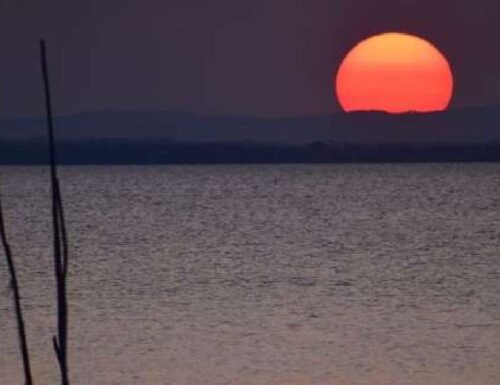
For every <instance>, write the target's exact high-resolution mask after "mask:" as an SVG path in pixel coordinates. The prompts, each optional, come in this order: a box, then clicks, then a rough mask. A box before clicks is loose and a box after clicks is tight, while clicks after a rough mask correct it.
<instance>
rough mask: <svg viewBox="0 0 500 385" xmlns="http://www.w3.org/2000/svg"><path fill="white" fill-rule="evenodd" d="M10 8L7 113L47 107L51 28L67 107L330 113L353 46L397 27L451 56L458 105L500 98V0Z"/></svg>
mask: <svg viewBox="0 0 500 385" xmlns="http://www.w3.org/2000/svg"><path fill="white" fill-rule="evenodd" d="M0 18H1V20H0V45H1V50H2V54H1V56H0V117H13V116H33V115H40V114H41V112H42V107H43V104H42V102H43V99H42V92H41V80H40V71H39V68H38V46H37V44H38V39H39V38H40V37H42V36H43V37H45V38H46V39H47V40H48V44H49V55H50V66H51V68H50V69H51V75H52V80H53V89H54V94H55V95H54V96H55V106H56V109H57V112H58V113H60V114H61V113H62V114H67V113H74V112H80V111H89V110H103V109H105V110H131V109H133V110H137V109H165V110H176V111H178V110H182V111H195V112H201V113H222V114H246V115H258V116H295V115H306V114H307V115H308V114H325V113H330V112H333V111H336V110H338V108H339V107H338V104H337V102H336V101H335V100H334V97H333V85H332V74H333V73H334V71H335V70H336V68H337V67H338V65H339V64H340V61H341V59H342V57H343V55H345V53H346V52H347V51H348V49H349V48H350V47H352V46H353V45H354V44H355V43H357V42H358V41H359V40H361V39H363V38H365V37H367V36H369V35H370V34H374V33H378V32H386V31H405V32H409V33H415V34H418V35H420V36H422V37H425V38H428V39H430V40H431V41H433V42H434V43H435V44H436V45H437V46H438V47H439V48H440V49H441V50H442V51H443V52H444V53H445V54H446V55H447V56H448V58H449V59H450V61H451V62H452V66H453V69H454V73H455V80H456V92H455V98H454V100H453V107H462V106H477V105H490V104H500V1H498V0H474V1H472V0H376V1H375V0H371V1H370V0H254V1H248V0H210V1H208V0H134V1H131V0H88V1H78V0H44V1H40V0H0Z"/></svg>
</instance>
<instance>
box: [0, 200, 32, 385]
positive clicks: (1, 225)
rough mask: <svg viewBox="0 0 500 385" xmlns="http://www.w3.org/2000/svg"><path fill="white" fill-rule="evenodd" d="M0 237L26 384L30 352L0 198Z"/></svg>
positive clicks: (27, 384)
mask: <svg viewBox="0 0 500 385" xmlns="http://www.w3.org/2000/svg"><path fill="white" fill-rule="evenodd" d="M0 237H1V238H2V246H3V249H4V252H5V258H6V260H7V265H8V267H9V274H10V283H11V287H12V291H13V293H14V306H15V312H16V321H17V331H18V334H19V346H20V348H21V355H22V359H23V369H24V383H25V384H26V385H32V384H33V377H32V375H31V365H30V354H29V349H28V342H27V340H26V328H25V326H24V317H23V309H22V306H21V294H20V290H19V284H18V281H17V272H16V266H15V264H14V257H13V255H12V250H11V248H10V244H9V241H8V239H7V231H6V229H5V220H4V215H3V209H2V202H1V199H0Z"/></svg>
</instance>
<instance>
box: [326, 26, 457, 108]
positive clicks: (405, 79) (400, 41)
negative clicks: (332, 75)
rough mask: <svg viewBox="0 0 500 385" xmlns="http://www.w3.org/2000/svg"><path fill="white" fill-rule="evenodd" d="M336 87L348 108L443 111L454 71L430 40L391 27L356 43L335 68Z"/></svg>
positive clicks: (340, 100)
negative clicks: (337, 67) (387, 31)
mask: <svg viewBox="0 0 500 385" xmlns="http://www.w3.org/2000/svg"><path fill="white" fill-rule="evenodd" d="M335 88H336V93H337V98H338V100H339V102H340V105H341V106H342V108H343V109H344V111H348V112H349V111H386V112H390V113H404V112H410V111H411V112H431V111H442V110H445V109H446V108H447V107H448V105H449V104H450V101H451V98H452V95H453V74H452V70H451V67H450V64H449V62H448V60H447V59H446V57H445V56H444V55H443V54H442V53H441V52H440V51H439V50H438V49H437V48H436V47H435V46H434V45H433V44H431V43H430V42H428V41H426V40H424V39H422V38H419V37H416V36H412V35H409V34H405V33H397V32H391V33H384V34H381V35H376V36H373V37H370V38H368V39H366V40H364V41H362V42H361V43H359V44H358V45H356V46H355V47H354V48H353V49H352V50H351V51H350V52H349V53H348V54H347V56H346V57H345V59H344V60H343V61H342V64H341V65H340V67H339V69H338V71H337V75H336V79H335Z"/></svg>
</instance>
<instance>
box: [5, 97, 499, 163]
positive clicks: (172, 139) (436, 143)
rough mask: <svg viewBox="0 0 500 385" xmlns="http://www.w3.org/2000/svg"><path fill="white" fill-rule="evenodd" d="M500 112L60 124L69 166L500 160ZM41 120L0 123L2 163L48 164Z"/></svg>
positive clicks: (143, 115) (121, 115)
mask: <svg viewBox="0 0 500 385" xmlns="http://www.w3.org/2000/svg"><path fill="white" fill-rule="evenodd" d="M499 123H500V107H485V108H471V109H462V110H452V111H446V112H439V113H430V114H416V113H415V114H402V115H390V114H385V113H380V112H360V113H351V114H337V115H333V116H312V117H302V118H288V119H261V118H254V117H238V116H235V117H233V116H202V115H196V114H190V113H175V112H162V111H144V112H97V113H88V114H80V115H72V116H65V117H60V118H58V119H57V120H56V136H57V141H58V151H59V154H60V160H61V161H62V162H63V163H70V164H89V163H92V164H127V163H137V164H149V163H261V162H266V163H277V162H377V161H395V162H404V161H500V125H499ZM45 130H46V128H45V121H44V119H14V120H4V121H0V163H3V164H39V163H46V161H47V148H46V145H47V142H46V137H45Z"/></svg>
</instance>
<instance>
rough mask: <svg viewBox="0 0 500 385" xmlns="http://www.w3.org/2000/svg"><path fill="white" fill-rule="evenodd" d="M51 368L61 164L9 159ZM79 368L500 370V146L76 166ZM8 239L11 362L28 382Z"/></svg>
mask: <svg viewBox="0 0 500 385" xmlns="http://www.w3.org/2000/svg"><path fill="white" fill-rule="evenodd" d="M0 174H1V177H2V192H3V197H4V200H5V205H6V206H7V207H6V210H7V216H8V225H9V232H10V235H11V238H12V245H13V248H14V252H15V254H16V257H17V264H18V267H19V269H20V270H21V277H20V278H21V283H22V289H23V294H24V297H25V302H24V303H25V305H26V313H27V314H26V315H27V322H28V332H29V339H30V343H31V346H32V348H33V355H34V357H33V360H34V362H33V364H34V371H35V374H36V375H35V377H37V378H38V384H55V383H56V382H55V378H56V377H55V374H56V373H57V370H56V366H55V360H54V358H53V354H52V348H51V333H52V332H53V329H54V327H53V325H54V324H55V319H54V301H53V300H52V298H53V295H54V287H53V277H52V272H51V267H52V264H51V259H50V247H49V245H50V218H49V216H48V214H49V205H48V203H49V198H48V185H47V180H48V175H47V172H46V170H45V169H43V168H36V167H33V168H20V167H19V168H18V167H12V168H2V169H0ZM62 179H63V188H64V195H65V198H66V209H67V213H68V217H69V227H70V231H71V240H72V248H71V249H72V252H73V259H72V262H71V277H70V291H71V293H70V297H71V301H70V307H71V346H70V350H71V367H72V377H73V379H74V382H73V383H74V384H92V385H94V384H95V385H101V384H102V385H111V384H120V385H137V384H147V385H149V384H152V385H156V384H173V385H198V384H200V385H201V384H203V385H225V384H227V385H334V384H335V385H365V384H366V385H368V384H369V385H444V384H446V385H448V384H450V385H451V384H453V385H498V383H499V378H500V245H499V243H500V165H488V164H482V165H321V166H301V165H285V166H206V167H201V166H200V167H74V168H64V169H63V170H62ZM11 309H12V304H11V297H10V292H9V288H8V275H7V272H6V267H5V263H4V261H3V257H2V259H0V382H1V383H2V384H9V385H10V384H21V383H22V381H21V379H20V377H19V362H18V353H17V340H16V334H15V332H14V330H15V329H14V327H15V324H14V322H13V321H14V320H13V317H12V312H11Z"/></svg>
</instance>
